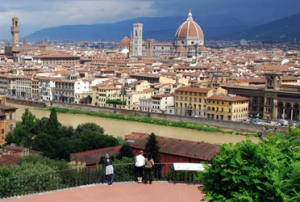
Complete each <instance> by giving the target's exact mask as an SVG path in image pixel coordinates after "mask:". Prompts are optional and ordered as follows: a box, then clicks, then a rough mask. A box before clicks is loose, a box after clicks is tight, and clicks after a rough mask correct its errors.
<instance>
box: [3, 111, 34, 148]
mask: <svg viewBox="0 0 300 202" xmlns="http://www.w3.org/2000/svg"><path fill="white" fill-rule="evenodd" d="M38 125H39V119H37V118H36V117H35V116H34V115H33V114H32V113H31V112H30V111H29V110H28V109H26V110H25V112H24V114H23V115H22V121H21V122H18V123H17V125H16V128H15V129H14V130H13V131H12V132H10V133H9V134H8V135H7V136H6V139H5V140H6V142H7V143H8V144H10V143H15V144H16V145H18V146H21V145H22V146H24V147H28V148H30V147H31V146H32V145H31V143H32V139H33V138H34V136H35V134H34V130H35V128H36V127H37V126H38Z"/></svg>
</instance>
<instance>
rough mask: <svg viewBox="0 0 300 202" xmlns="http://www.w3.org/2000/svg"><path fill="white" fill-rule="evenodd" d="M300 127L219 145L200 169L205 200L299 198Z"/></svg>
mask: <svg viewBox="0 0 300 202" xmlns="http://www.w3.org/2000/svg"><path fill="white" fill-rule="evenodd" d="M299 135H300V130H299V129H295V130H291V131H290V132H289V133H286V134H280V135H277V136H274V135H269V136H268V138H267V139H261V142H259V143H258V144H255V143H253V142H251V141H250V140H247V141H244V142H241V143H237V144H236V145H233V144H226V145H222V147H221V150H220V152H219V153H218V154H217V155H216V157H215V158H214V159H213V160H212V165H211V166H206V170H205V171H204V172H201V173H199V179H200V180H201V181H202V182H203V187H200V190H201V191H202V192H204V193H205V194H206V196H205V198H204V200H208V201H220V202H222V201H224V202H225V201H226V202H227V201H228V202H230V201H241V202H243V201H247V202H248V201H255V202H256V201H257V202H258V201H266V202H268V201H270V202H271V201H272V202H277V201H278V202H282V201H300V194H299V192H300V184H299V183H300V163H299V160H300V152H299V148H300V147H299V139H298V138H299Z"/></svg>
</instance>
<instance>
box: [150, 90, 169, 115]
mask: <svg viewBox="0 0 300 202" xmlns="http://www.w3.org/2000/svg"><path fill="white" fill-rule="evenodd" d="M151 106H152V110H151V111H152V112H155V113H166V111H167V108H168V107H171V106H174V97H173V96H172V95H165V94H162V95H154V96H152V104H151Z"/></svg>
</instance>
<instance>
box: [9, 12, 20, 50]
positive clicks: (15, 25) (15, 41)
mask: <svg viewBox="0 0 300 202" xmlns="http://www.w3.org/2000/svg"><path fill="white" fill-rule="evenodd" d="M19 34H20V26H19V18H17V17H13V18H12V26H11V35H12V47H15V46H19Z"/></svg>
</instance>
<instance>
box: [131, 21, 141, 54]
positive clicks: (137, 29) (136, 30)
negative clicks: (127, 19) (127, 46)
mask: <svg viewBox="0 0 300 202" xmlns="http://www.w3.org/2000/svg"><path fill="white" fill-rule="evenodd" d="M142 46H143V24H142V23H134V24H133V56H142V54H143V52H142V51H143V50H142Z"/></svg>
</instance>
